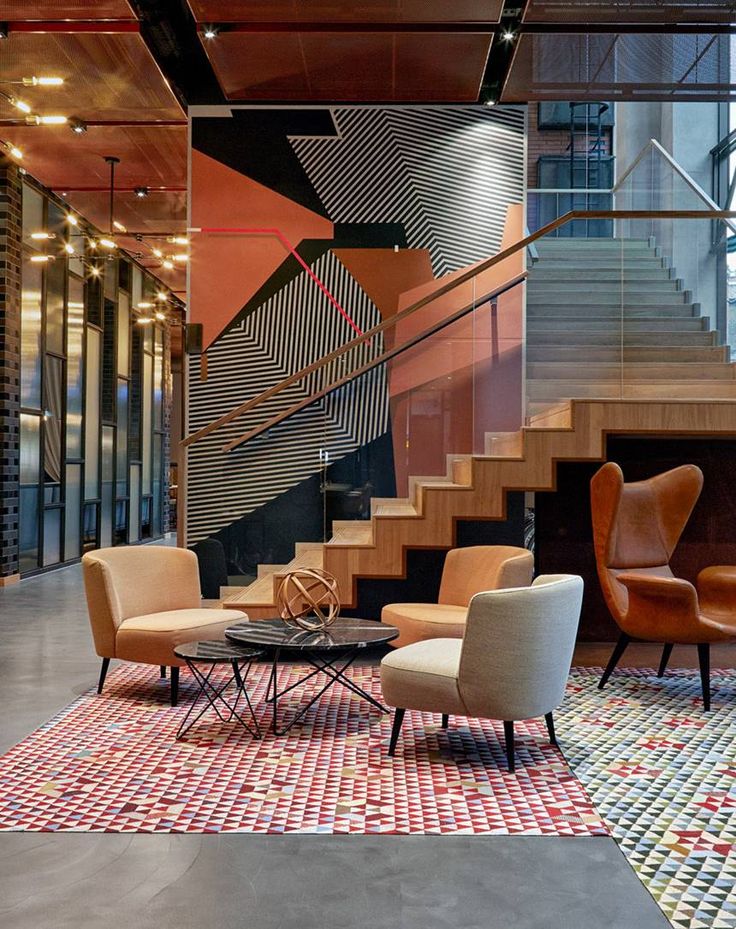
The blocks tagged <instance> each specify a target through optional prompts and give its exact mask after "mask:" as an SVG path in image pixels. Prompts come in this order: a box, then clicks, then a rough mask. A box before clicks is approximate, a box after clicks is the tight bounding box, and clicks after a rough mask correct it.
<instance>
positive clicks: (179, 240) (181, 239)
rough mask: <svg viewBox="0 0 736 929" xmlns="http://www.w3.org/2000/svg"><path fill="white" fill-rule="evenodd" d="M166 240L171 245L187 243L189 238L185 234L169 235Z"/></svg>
mask: <svg viewBox="0 0 736 929" xmlns="http://www.w3.org/2000/svg"><path fill="white" fill-rule="evenodd" d="M166 241H167V242H170V243H171V244H172V245H189V239H188V238H187V237H186V236H185V235H170V236H169V237H168V239H167V240H166Z"/></svg>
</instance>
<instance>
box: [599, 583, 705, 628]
mask: <svg viewBox="0 0 736 929" xmlns="http://www.w3.org/2000/svg"><path fill="white" fill-rule="evenodd" d="M617 580H619V581H620V582H621V583H622V584H623V585H624V587H626V589H627V590H628V592H629V607H628V610H627V612H626V617H625V619H626V626H627V627H629V626H631V628H632V629H636V630H637V631H636V632H634V633H633V634H634V635H635V636H636V637H637V638H644V639H653V640H654V641H659V642H678V641H683V640H684V641H686V642H687V641H691V640H692V641H697V630H698V628H699V627H700V622H699V607H698V593H697V591H696V590H695V587H693V585H692V584H691V583H690V582H689V581H685V580H682V578H677V577H657V576H656V575H654V574H626V573H623V574H619V575H618V578H617ZM693 635H695V637H696V638H695V639H692V636H693Z"/></svg>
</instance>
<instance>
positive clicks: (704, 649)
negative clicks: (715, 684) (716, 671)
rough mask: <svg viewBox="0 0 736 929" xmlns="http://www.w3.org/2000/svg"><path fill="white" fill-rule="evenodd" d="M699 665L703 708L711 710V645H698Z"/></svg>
mask: <svg viewBox="0 0 736 929" xmlns="http://www.w3.org/2000/svg"><path fill="white" fill-rule="evenodd" d="M698 664H699V665H700V686H701V687H702V689H703V708H704V709H705V711H706V713H707V712H708V710H709V709H710V644H709V643H708V642H702V643H701V644H700V645H698Z"/></svg>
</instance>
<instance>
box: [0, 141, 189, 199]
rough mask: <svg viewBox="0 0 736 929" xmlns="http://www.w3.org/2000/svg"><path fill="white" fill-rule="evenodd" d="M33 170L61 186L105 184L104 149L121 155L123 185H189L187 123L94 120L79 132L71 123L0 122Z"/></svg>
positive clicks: (119, 171)
mask: <svg viewBox="0 0 736 929" xmlns="http://www.w3.org/2000/svg"><path fill="white" fill-rule="evenodd" d="M0 138H2V139H4V140H5V141H8V142H11V143H12V144H13V145H16V146H17V147H18V148H19V149H20V150H21V151H22V152H23V153H24V158H23V164H24V166H25V167H26V169H27V170H28V172H29V173H30V174H32V175H33V176H34V177H36V178H38V180H39V181H41V183H42V184H45V185H46V186H47V187H53V188H54V189H56V190H64V189H66V188H67V187H68V188H78V187H90V186H95V185H106V184H107V183H108V180H109V167H108V165H107V164H105V161H104V156H105V155H116V156H117V157H118V158H120V164H119V165H118V166H117V170H116V175H115V177H116V183H117V184H118V185H119V186H120V187H135V186H144V187H159V186H164V187H185V186H186V183H187V127H186V126H171V127H161V126H157V127H152V126H93V127H91V128H90V129H89V130H88V132H86V133H85V134H84V135H76V134H75V133H73V132H71V131H70V130H69V129H68V128H67V127H66V126H20V127H8V128H6V127H3V126H0Z"/></svg>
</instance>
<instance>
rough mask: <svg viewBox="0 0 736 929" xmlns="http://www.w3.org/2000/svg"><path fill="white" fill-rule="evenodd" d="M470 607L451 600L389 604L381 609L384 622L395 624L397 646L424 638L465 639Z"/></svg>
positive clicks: (390, 624) (395, 644) (394, 643)
mask: <svg viewBox="0 0 736 929" xmlns="http://www.w3.org/2000/svg"><path fill="white" fill-rule="evenodd" d="M467 616H468V608H467V607H465V606H454V605H451V604H448V603H389V604H388V606H385V607H384V608H383V610H382V611H381V622H384V623H386V624H387V625H389V626H396V628H397V629H398V630H399V633H400V634H399V637H398V639H394V641H393V642H392V643H391V644H392V645H393V646H394V648H400V647H402V646H404V645H411V643H412V642H421V641H423V640H424V639H462V637H463V633H464V632H465V622H466V619H467Z"/></svg>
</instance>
